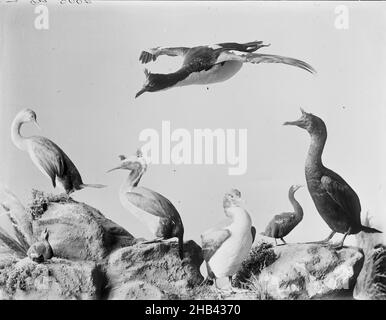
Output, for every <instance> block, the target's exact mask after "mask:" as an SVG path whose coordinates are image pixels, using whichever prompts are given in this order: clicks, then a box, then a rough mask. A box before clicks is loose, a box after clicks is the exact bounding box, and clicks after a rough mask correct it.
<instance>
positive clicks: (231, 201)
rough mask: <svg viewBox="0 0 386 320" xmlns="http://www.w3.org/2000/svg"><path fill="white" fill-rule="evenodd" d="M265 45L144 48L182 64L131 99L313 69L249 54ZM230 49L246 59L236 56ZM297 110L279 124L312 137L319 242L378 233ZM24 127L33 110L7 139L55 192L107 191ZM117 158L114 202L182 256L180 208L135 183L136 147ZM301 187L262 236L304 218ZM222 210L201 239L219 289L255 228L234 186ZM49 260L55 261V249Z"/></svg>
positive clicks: (317, 128)
mask: <svg viewBox="0 0 386 320" xmlns="http://www.w3.org/2000/svg"><path fill="white" fill-rule="evenodd" d="M266 46H267V45H264V44H263V43H262V42H261V41H255V42H250V43H245V44H238V43H221V44H217V45H214V46H199V47H193V48H186V47H178V48H155V49H151V50H147V51H143V52H142V53H141V55H140V61H142V62H143V63H148V62H150V61H154V60H156V59H157V57H158V56H159V55H163V54H166V55H170V56H177V55H181V56H183V57H184V63H183V66H182V67H181V69H179V70H178V71H177V72H175V73H170V74H152V73H150V72H148V71H146V83H145V85H144V87H143V88H142V89H141V90H140V91H139V92H138V93H137V95H136V97H138V96H139V95H141V94H143V93H144V92H146V91H149V92H154V91H159V90H163V89H167V88H170V87H173V86H183V85H188V84H207V83H213V82H220V81H224V80H226V79H229V78H230V77H232V76H233V75H234V74H235V73H236V72H237V71H239V69H240V68H241V66H242V63H244V62H251V63H262V62H268V63H284V64H289V65H292V66H296V67H299V68H302V69H304V70H307V71H309V72H314V69H313V68H312V67H311V66H310V65H308V64H307V63H305V62H303V61H300V60H297V59H292V58H287V57H281V56H276V55H268V54H256V53H253V52H254V51H256V50H258V49H259V48H262V47H266ZM235 51H237V52H244V53H245V54H236V53H235ZM301 112H302V115H301V117H300V119H298V120H296V121H290V122H285V123H284V125H292V126H297V127H299V128H302V129H304V130H306V131H307V132H308V133H309V134H310V136H311V143H310V147H309V151H308V155H307V158H306V164H305V176H306V182H307V187H308V191H309V193H310V195H311V198H312V200H313V201H314V204H315V207H316V209H317V211H318V212H319V214H320V216H321V217H322V218H323V219H324V220H325V222H326V223H327V225H328V226H329V227H330V229H331V231H332V232H331V234H330V236H329V237H328V238H327V239H325V240H323V241H321V242H328V241H329V240H330V239H331V238H332V236H333V235H334V234H335V233H342V234H344V236H343V238H342V241H341V242H340V243H339V244H338V245H337V246H336V247H337V248H339V247H342V246H343V243H344V240H345V238H346V236H347V235H350V234H356V233H358V232H360V231H364V232H371V233H372V232H380V231H378V230H376V229H373V228H370V227H366V226H363V225H362V224H361V219H360V212H361V206H360V201H359V198H358V196H357V194H356V193H355V191H354V190H353V189H352V188H351V187H350V186H349V184H348V183H347V182H346V181H345V180H343V178H341V177H340V176H339V175H338V174H337V173H335V172H333V171H332V170H330V169H328V168H326V167H325V166H324V165H323V163H322V153H323V148H324V145H325V143H326V139H327V129H326V125H325V123H324V122H323V120H322V119H320V118H319V117H317V116H315V115H313V114H311V113H307V112H305V111H304V110H301ZM28 122H32V123H34V124H35V125H37V117H36V113H35V112H34V111H33V110H31V109H25V110H22V111H20V112H19V113H18V114H17V115H16V117H15V119H14V121H13V123H12V127H11V137H12V141H13V143H14V145H15V146H16V147H17V148H19V149H21V150H23V151H26V152H28V154H29V156H30V158H31V160H32V162H33V163H34V164H35V165H36V166H37V167H38V169H39V170H40V171H41V172H42V173H43V174H44V175H46V176H47V177H48V178H49V179H50V180H51V182H52V185H53V187H56V183H58V182H59V183H60V184H61V185H62V186H63V188H64V190H65V192H66V194H68V195H69V194H71V193H72V192H74V191H76V190H80V189H83V188H85V187H96V188H101V187H104V186H103V185H100V184H85V183H83V180H82V178H81V175H80V173H79V171H78V170H77V168H76V167H75V165H74V163H73V162H72V161H71V160H70V158H69V157H68V156H67V155H66V154H65V152H64V151H63V150H62V149H61V148H60V147H59V146H58V145H56V144H55V143H54V142H52V141H51V140H49V139H47V138H45V137H41V136H31V137H24V136H22V134H21V128H22V125H23V124H25V123H28ZM37 126H38V125H37ZM119 159H120V163H119V165H118V166H116V167H114V168H113V169H111V170H109V171H108V172H111V171H113V170H118V169H120V170H128V171H129V174H128V176H127V178H126V179H125V181H124V182H123V184H122V186H121V188H120V191H119V197H120V201H121V204H122V205H123V207H124V208H125V209H126V210H127V211H129V212H130V213H131V214H133V215H134V216H136V217H137V218H138V219H140V220H141V221H142V222H143V223H144V224H146V225H147V227H148V228H149V230H150V231H151V232H152V234H153V235H154V239H152V240H150V241H145V243H151V242H157V241H166V240H169V239H173V238H177V239H178V248H179V256H180V258H181V259H183V258H184V243H183V237H184V225H183V223H182V219H181V217H180V214H179V213H178V211H177V209H176V208H175V207H174V205H173V204H172V203H171V202H170V201H169V200H168V199H167V198H166V197H164V196H163V195H161V194H160V193H157V192H155V191H153V190H151V189H148V188H145V187H142V186H139V183H140V180H141V178H142V176H143V174H144V173H145V172H146V169H147V166H148V163H147V161H146V159H145V157H144V156H143V154H142V153H141V151H140V150H138V151H137V154H136V155H134V156H130V157H126V156H124V155H120V156H119ZM300 187H301V186H300V185H293V186H291V187H290V189H289V194H288V197H289V200H290V202H291V204H292V206H293V209H294V211H293V212H285V213H281V214H278V215H275V216H274V217H273V219H272V220H271V221H270V222H269V224H268V226H267V227H266V229H265V231H264V232H262V233H261V234H262V235H264V236H267V237H271V238H274V239H275V242H276V239H281V240H282V241H283V243H284V244H285V243H286V242H285V240H284V237H285V236H287V235H288V234H289V233H290V232H291V231H292V230H293V229H294V228H295V227H296V226H297V225H298V224H299V223H300V222H301V220H302V218H303V209H302V207H301V205H300V204H299V202H298V201H297V200H296V199H295V192H296V191H297V190H298V189H299V188H300ZM223 208H224V212H225V215H226V216H227V217H229V218H230V220H231V223H230V224H229V225H228V226H227V227H224V228H215V229H210V230H208V231H207V232H205V233H204V234H202V235H201V240H202V252H203V256H204V260H205V262H206V266H207V271H208V272H207V273H208V279H212V280H214V283H215V285H216V287H217V284H216V279H218V278H222V277H228V278H229V280H231V277H232V276H233V275H234V274H235V273H236V272H237V271H238V269H239V268H240V266H241V263H242V262H243V261H244V260H245V259H246V258H247V256H248V254H249V252H250V250H251V248H252V244H253V241H254V239H255V235H256V229H255V228H254V227H253V226H252V220H251V217H250V215H249V213H248V210H247V209H246V206H245V204H244V201H243V199H242V197H241V193H240V191H239V190H237V189H232V190H231V191H230V192H228V193H226V194H225V196H224V199H223ZM42 239H43V240H42V241H43V242H44V244H43V246H47V243H48V231H44V233H43V234H42ZM46 242H47V243H46ZM46 251H47V250H46ZM49 255H51V256H52V252H50V253H49ZM35 256H36V254H35ZM230 287H231V282H230Z"/></svg>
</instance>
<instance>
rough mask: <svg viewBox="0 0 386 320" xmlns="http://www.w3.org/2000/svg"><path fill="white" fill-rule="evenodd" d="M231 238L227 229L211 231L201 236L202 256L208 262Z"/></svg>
mask: <svg viewBox="0 0 386 320" xmlns="http://www.w3.org/2000/svg"><path fill="white" fill-rule="evenodd" d="M230 236H231V232H230V231H229V230H228V229H211V230H208V231H207V232H205V233H203V234H202V235H201V243H202V254H203V256H204V260H205V261H206V262H208V261H209V260H210V258H212V256H213V255H214V254H215V253H216V251H217V250H218V248H220V247H221V245H222V244H223V243H224V242H225V241H226V240H227V239H228V238H229V237H230Z"/></svg>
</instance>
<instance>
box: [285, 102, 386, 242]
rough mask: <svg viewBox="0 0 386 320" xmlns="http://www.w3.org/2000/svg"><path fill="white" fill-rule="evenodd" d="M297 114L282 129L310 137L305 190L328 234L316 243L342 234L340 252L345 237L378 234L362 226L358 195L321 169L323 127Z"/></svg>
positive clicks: (310, 117)
mask: <svg viewBox="0 0 386 320" xmlns="http://www.w3.org/2000/svg"><path fill="white" fill-rule="evenodd" d="M301 112H302V116H301V117H300V119H298V120H296V121H287V122H285V123H284V125H292V126H297V127H299V128H302V129H304V130H306V131H307V132H308V133H309V134H310V137H311V143H310V147H309V149H308V154H307V158H306V164H305V174H306V180H307V187H308V191H309V192H310V195H311V198H312V200H313V201H314V203H315V206H316V209H317V210H318V212H319V214H320V216H321V217H322V218H323V220H324V221H325V222H326V223H327V224H328V226H329V227H330V228H331V230H332V232H331V234H330V235H329V236H328V237H327V239H325V240H322V241H320V242H321V243H326V242H328V241H330V240H331V238H332V237H333V236H334V234H335V233H336V232H338V233H343V234H344V236H343V238H342V241H341V242H340V243H339V244H338V245H337V246H336V247H337V248H341V247H343V243H344V240H345V239H346V237H347V236H348V235H351V234H357V233H358V232H360V231H364V232H369V233H374V232H381V231H379V230H377V229H374V228H370V227H366V226H363V225H362V223H361V216H360V215H361V204H360V201H359V198H358V195H357V194H356V193H355V191H354V190H353V189H352V188H351V187H350V185H349V184H348V183H347V182H346V181H345V180H344V179H343V178H342V177H341V176H340V175H338V174H337V173H335V172H334V171H332V170H330V169H328V168H326V167H325V166H324V165H323V162H322V153H323V149H324V145H325V144H326V140H327V127H326V125H325V123H324V121H323V120H322V119H321V118H319V117H317V116H315V115H313V114H312V113H307V112H305V111H304V110H303V109H301Z"/></svg>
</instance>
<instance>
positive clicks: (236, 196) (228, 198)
mask: <svg viewBox="0 0 386 320" xmlns="http://www.w3.org/2000/svg"><path fill="white" fill-rule="evenodd" d="M241 202H242V200H241V192H240V191H239V190H237V189H231V190H230V191H229V192H227V193H226V194H225V195H224V199H223V206H224V208H229V207H238V206H240V204H241Z"/></svg>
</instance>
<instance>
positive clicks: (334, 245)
mask: <svg viewBox="0 0 386 320" xmlns="http://www.w3.org/2000/svg"><path fill="white" fill-rule="evenodd" d="M350 233H351V227H350V228H349V229H348V230H347V231H346V232H345V234H344V236H343V238H342V240H341V241H340V242H338V243H335V244H333V245H332V247H333V248H334V249H335V250H339V249H342V248H343V244H344V240H346V237H347V236H348V235H349V234H350Z"/></svg>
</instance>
